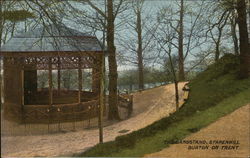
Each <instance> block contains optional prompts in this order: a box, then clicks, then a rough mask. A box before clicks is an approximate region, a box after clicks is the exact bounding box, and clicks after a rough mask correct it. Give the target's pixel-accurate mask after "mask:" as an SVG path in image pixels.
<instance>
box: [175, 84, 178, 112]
mask: <svg viewBox="0 0 250 158" xmlns="http://www.w3.org/2000/svg"><path fill="white" fill-rule="evenodd" d="M174 87H175V105H176V111H178V110H179V91H178V81H177V80H175V81H174Z"/></svg>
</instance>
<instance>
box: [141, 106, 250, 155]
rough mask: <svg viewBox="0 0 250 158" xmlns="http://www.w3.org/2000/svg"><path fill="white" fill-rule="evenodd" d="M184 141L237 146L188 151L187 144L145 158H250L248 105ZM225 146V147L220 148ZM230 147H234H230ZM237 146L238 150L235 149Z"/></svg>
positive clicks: (172, 146) (249, 110) (176, 145)
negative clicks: (222, 141)
mask: <svg viewBox="0 0 250 158" xmlns="http://www.w3.org/2000/svg"><path fill="white" fill-rule="evenodd" d="M185 140H206V141H207V142H209V141H210V140H236V141H238V142H239V144H218V146H219V148H218V149H214V150H212V149H211V146H213V145H209V148H208V149H190V150H188V146H189V145H188V144H174V145H171V146H170V147H169V148H165V149H163V150H162V151H160V152H157V153H153V154H149V155H146V157H174V158H184V157H185V158H204V157H206V158H209V157H211V158H215V157H216V158H247V157H249V156H250V104H248V105H246V106H244V107H242V108H239V109H238V110H236V111H234V112H233V113H231V114H229V115H227V116H225V117H222V118H220V119H219V120H218V121H216V122H214V123H212V124H211V125H209V126H208V127H206V128H204V129H202V130H201V131H199V132H197V133H194V134H192V135H190V136H188V137H187V138H185ZM222 146H227V147H222ZM230 146H235V147H234V148H233V147H230ZM237 146H238V148H237Z"/></svg>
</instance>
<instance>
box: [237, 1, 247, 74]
mask: <svg viewBox="0 0 250 158" xmlns="http://www.w3.org/2000/svg"><path fill="white" fill-rule="evenodd" d="M237 13H238V25H239V37H240V78H247V77H249V76H250V50H249V48H248V47H249V43H248V32H247V22H246V2H245V0H238V1H237Z"/></svg>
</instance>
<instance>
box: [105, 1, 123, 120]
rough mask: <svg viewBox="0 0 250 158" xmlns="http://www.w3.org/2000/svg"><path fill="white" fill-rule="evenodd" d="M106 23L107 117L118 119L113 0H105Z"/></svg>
mask: <svg viewBox="0 0 250 158" xmlns="http://www.w3.org/2000/svg"><path fill="white" fill-rule="evenodd" d="M107 2H108V3H107V9H108V20H107V21H108V23H107V46H108V53H109V56H108V61H109V87H108V88H109V113H108V119H110V120H113V119H120V117H119V113H118V105H117V103H118V101H117V76H118V75H117V64H116V53H115V51H116V50H115V45H114V14H113V0H108V1H107Z"/></svg>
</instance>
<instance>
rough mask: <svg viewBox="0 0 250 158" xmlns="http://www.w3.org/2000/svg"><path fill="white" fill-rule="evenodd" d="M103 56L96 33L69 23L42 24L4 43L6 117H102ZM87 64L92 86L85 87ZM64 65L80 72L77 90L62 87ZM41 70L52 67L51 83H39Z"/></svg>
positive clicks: (26, 119)
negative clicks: (74, 26)
mask: <svg viewBox="0 0 250 158" xmlns="http://www.w3.org/2000/svg"><path fill="white" fill-rule="evenodd" d="M103 55H104V51H103V49H102V47H101V45H100V43H99V41H98V39H97V38H96V37H94V36H91V35H89V34H85V33H82V32H79V31H76V30H73V29H70V28H68V27H66V26H64V25H47V26H43V27H38V28H36V29H33V30H31V31H27V32H23V33H19V34H17V35H16V36H14V37H12V38H11V39H10V40H9V41H8V42H7V43H6V44H5V45H3V46H2V47H1V58H2V59H3V70H4V77H3V85H4V87H3V95H4V104H3V107H4V118H5V119H7V120H12V121H15V122H20V123H53V122H58V121H59V122H66V121H78V120H85V119H88V118H90V117H95V116H97V111H98V107H99V95H100V72H101V65H102V63H101V62H102V57H103ZM85 69H88V70H91V72H92V82H91V83H92V87H91V91H85V90H84V89H83V81H84V75H83V71H84V70H85ZM64 70H75V71H76V72H77V89H73V90H72V89H65V88H62V83H61V82H62V79H61V76H62V71H64ZM38 71H47V72H48V73H47V75H46V77H47V80H48V86H47V87H46V88H38V82H37V80H38V78H39V75H38ZM54 74H56V75H54ZM53 76H56V79H54V78H53ZM53 79H54V80H56V82H54V80H53Z"/></svg>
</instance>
